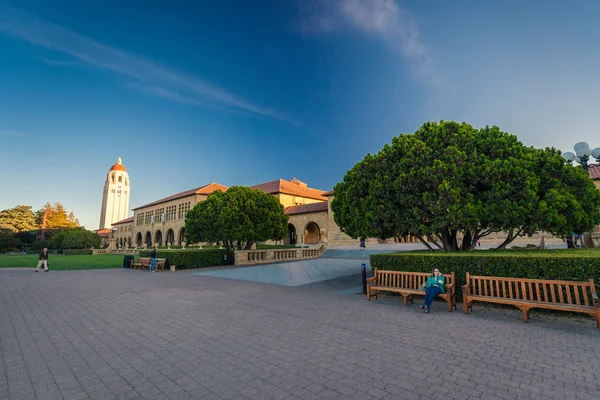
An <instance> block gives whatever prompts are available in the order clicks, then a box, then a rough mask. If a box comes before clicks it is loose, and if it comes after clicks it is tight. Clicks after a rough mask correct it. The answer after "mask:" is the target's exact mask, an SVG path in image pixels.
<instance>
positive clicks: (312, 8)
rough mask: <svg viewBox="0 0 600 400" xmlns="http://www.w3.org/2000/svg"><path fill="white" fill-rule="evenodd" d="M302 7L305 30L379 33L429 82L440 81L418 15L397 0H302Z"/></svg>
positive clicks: (303, 27) (376, 34)
mask: <svg viewBox="0 0 600 400" xmlns="http://www.w3.org/2000/svg"><path fill="white" fill-rule="evenodd" d="M300 1H302V0H300ZM300 9H301V10H302V11H303V12H304V15H303V17H302V21H301V28H302V31H303V32H305V33H309V34H321V33H328V32H333V31H339V30H344V29H346V30H357V31H360V32H363V33H365V34H370V35H375V36H377V37H379V38H380V39H382V40H384V41H385V42H387V43H388V45H389V46H390V47H391V48H392V49H393V50H394V51H398V52H399V53H400V54H401V55H402V57H404V58H405V59H406V60H407V61H408V62H409V63H410V66H411V70H412V72H413V73H414V74H415V76H416V77H417V78H419V79H420V80H422V81H424V82H425V83H428V84H438V83H440V78H439V76H438V75H437V74H436V73H435V71H434V68H433V60H432V57H431V53H430V50H429V49H428V48H427V46H426V45H425V44H424V43H423V42H422V40H421V37H420V36H421V34H420V31H419V27H418V25H417V22H416V20H415V17H414V15H413V14H412V13H411V12H410V11H408V10H406V9H405V8H402V7H401V6H400V5H399V4H398V3H397V2H396V1H395V0H312V1H308V2H304V1H302V2H301V3H300Z"/></svg>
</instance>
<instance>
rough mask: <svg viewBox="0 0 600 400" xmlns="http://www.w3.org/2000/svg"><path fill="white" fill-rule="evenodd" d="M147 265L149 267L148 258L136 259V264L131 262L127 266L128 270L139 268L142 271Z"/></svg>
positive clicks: (133, 261)
mask: <svg viewBox="0 0 600 400" xmlns="http://www.w3.org/2000/svg"><path fill="white" fill-rule="evenodd" d="M149 265H150V258H149V257H140V258H138V260H137V262H136V261H135V260H131V263H130V264H129V268H131V269H136V268H138V267H139V268H140V269H141V270H143V269H144V268H145V267H147V266H149Z"/></svg>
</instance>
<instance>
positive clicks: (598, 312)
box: [596, 308, 600, 329]
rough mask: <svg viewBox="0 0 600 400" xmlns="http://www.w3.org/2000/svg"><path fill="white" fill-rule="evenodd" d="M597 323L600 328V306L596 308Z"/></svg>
mask: <svg viewBox="0 0 600 400" xmlns="http://www.w3.org/2000/svg"><path fill="white" fill-rule="evenodd" d="M596 325H597V326H598V329H600V308H597V309H596Z"/></svg>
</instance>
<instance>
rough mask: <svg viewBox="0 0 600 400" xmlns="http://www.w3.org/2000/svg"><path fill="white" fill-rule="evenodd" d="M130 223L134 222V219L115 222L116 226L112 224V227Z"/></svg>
mask: <svg viewBox="0 0 600 400" xmlns="http://www.w3.org/2000/svg"><path fill="white" fill-rule="evenodd" d="M129 222H133V217H129V218H125V219H122V220H120V221H117V222H115V223H114V224H112V225H113V226H114V225H121V224H127V223H129Z"/></svg>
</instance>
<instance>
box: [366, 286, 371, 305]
mask: <svg viewBox="0 0 600 400" xmlns="http://www.w3.org/2000/svg"><path fill="white" fill-rule="evenodd" d="M367 300H369V301H371V285H367Z"/></svg>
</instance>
